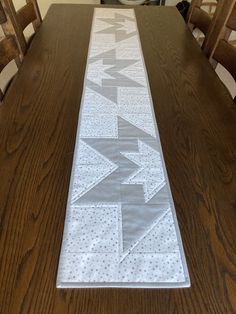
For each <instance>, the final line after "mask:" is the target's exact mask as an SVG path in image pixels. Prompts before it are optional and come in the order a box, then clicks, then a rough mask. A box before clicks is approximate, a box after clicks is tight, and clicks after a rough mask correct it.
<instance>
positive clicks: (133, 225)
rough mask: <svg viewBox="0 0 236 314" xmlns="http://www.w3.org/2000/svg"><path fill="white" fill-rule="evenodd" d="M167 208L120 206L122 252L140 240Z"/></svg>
mask: <svg viewBox="0 0 236 314" xmlns="http://www.w3.org/2000/svg"><path fill="white" fill-rule="evenodd" d="M168 208H169V207H168V206H163V207H159V206H158V205H145V204H144V205H140V204H138V205H137V204H124V205H122V231H123V252H126V251H127V250H129V249H130V248H132V246H133V245H134V244H135V243H136V242H137V241H138V240H139V239H140V238H141V237H143V236H144V235H145V234H146V233H147V231H148V229H149V228H150V227H151V225H152V224H153V222H154V221H155V220H156V219H158V218H159V217H161V216H162V215H163V214H164V213H165V212H166V210H167V209H168Z"/></svg>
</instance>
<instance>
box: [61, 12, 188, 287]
mask: <svg viewBox="0 0 236 314" xmlns="http://www.w3.org/2000/svg"><path fill="white" fill-rule="evenodd" d="M157 71H158V69H157ZM189 285H190V282H189V276H188V270H187V267H186V261H185V256H184V252H183V247H182V243H181V237H180V233H179V229H178V224H177V220H176V214H175V209H174V204H173V200H172V196H171V192H170V187H169V183H168V178H167V173H166V169H165V164H164V159H163V155H162V149H161V144H160V139H159V134H158V129H157V126H156V120H155V115H154V112H153V104H152V99H151V94H150V89H149V84H148V78H147V74H146V69H145V64H144V60H143V55H142V49H141V45H140V39H139V34H138V29H137V22H136V19H135V13H134V10H133V9H113V8H109V9H107V8H97V9H95V11H94V17H93V25H92V31H91V38H90V47H89V53H88V60H87V69H86V74H85V80H84V90H83V97H82V103H81V110H80V118H79V123H78V130H77V139H76V146H75V153H74V161H73V168H72V174H71V182H70V189H69V196H68V204H67V213H66V220H65V228H64V236H63V243H62V248H61V256H60V263H59V269H58V277H57V287H59V288H65V287H74V288H76V287H136V288H138V287H149V288H150V287H152V288H153V287H158V288H165V287H166V288H175V287H187V286H189Z"/></svg>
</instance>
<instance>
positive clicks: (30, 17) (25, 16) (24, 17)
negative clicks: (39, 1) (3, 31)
mask: <svg viewBox="0 0 236 314" xmlns="http://www.w3.org/2000/svg"><path fill="white" fill-rule="evenodd" d="M36 19H37V16H36V13H35V11H34V5H33V3H27V4H26V5H24V6H23V7H22V8H21V9H20V10H19V11H17V20H18V23H19V24H20V27H21V29H22V30H24V29H25V28H26V27H27V26H28V25H29V24H30V23H32V22H33V21H34V20H36Z"/></svg>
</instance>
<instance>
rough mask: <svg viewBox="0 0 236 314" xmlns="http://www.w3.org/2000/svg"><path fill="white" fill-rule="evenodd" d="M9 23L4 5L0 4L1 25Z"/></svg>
mask: <svg viewBox="0 0 236 314" xmlns="http://www.w3.org/2000/svg"><path fill="white" fill-rule="evenodd" d="M6 21H7V17H6V14H5V12H4V9H3V6H2V3H1V2H0V24H3V23H5V22H6Z"/></svg>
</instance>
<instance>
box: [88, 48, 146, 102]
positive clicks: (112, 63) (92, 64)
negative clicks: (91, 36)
mask: <svg viewBox="0 0 236 314" xmlns="http://www.w3.org/2000/svg"><path fill="white" fill-rule="evenodd" d="M98 61H102V62H100V63H98ZM137 61H138V60H133V59H132V60H131V59H117V58H116V50H115V49H111V50H109V51H106V52H103V53H100V54H98V55H96V56H94V57H92V58H89V60H88V65H89V66H88V69H89V71H88V72H91V73H96V72H100V73H101V72H102V73H104V76H103V78H101V80H100V81H101V82H100V83H98V82H97V79H96V78H95V79H93V78H92V76H90V75H88V76H87V79H86V80H85V81H86V86H87V87H89V88H90V89H92V90H94V91H95V92H96V93H99V94H101V95H102V96H104V97H106V98H107V99H109V100H111V101H113V102H115V103H117V88H118V87H142V85H141V84H140V83H138V82H136V81H134V80H132V79H131V78H129V77H127V76H126V75H124V74H121V73H120V71H121V70H123V69H124V68H127V67H129V66H130V65H133V64H135V63H136V62H137ZM99 64H100V65H101V66H100V67H99ZM109 76H110V78H109Z"/></svg>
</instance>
